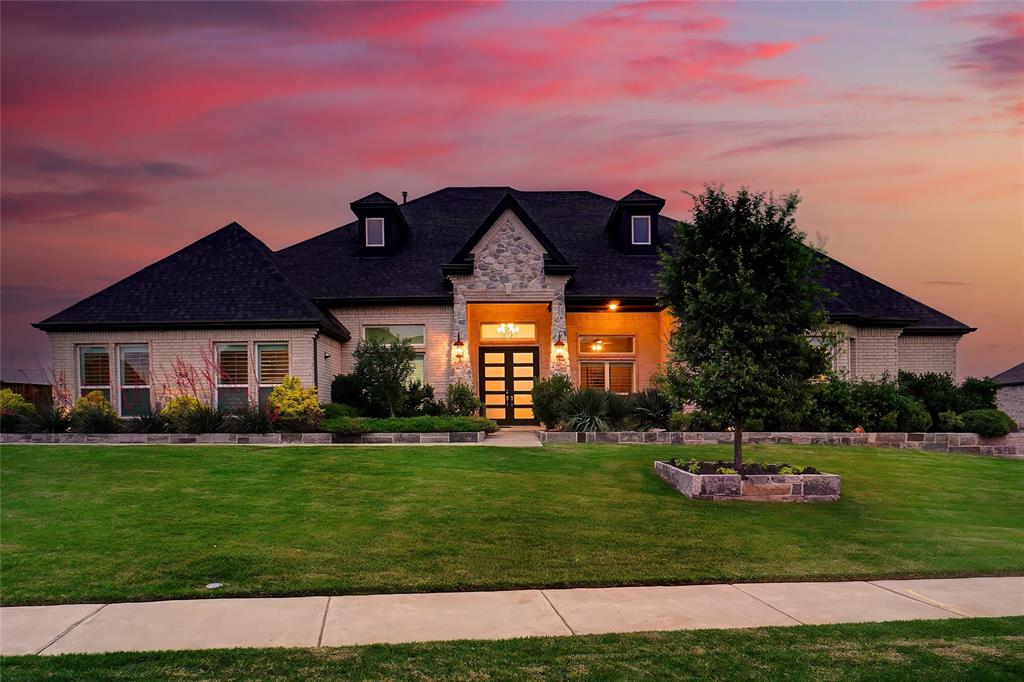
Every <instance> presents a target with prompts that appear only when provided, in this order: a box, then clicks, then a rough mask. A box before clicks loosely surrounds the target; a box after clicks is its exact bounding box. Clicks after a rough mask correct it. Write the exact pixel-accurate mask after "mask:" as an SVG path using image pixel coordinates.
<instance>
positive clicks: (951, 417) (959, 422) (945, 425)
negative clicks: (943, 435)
mask: <svg viewBox="0 0 1024 682" xmlns="http://www.w3.org/2000/svg"><path fill="white" fill-rule="evenodd" d="M938 426H939V431H945V432H948V433H959V432H961V431H963V430H964V420H963V417H961V416H960V415H958V414H957V413H956V412H954V411H953V410H946V411H945V412H939V424H938Z"/></svg>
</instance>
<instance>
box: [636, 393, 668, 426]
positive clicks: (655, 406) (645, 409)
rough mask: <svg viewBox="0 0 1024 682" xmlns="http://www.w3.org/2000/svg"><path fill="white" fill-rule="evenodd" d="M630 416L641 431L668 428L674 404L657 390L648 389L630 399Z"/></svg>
mask: <svg viewBox="0 0 1024 682" xmlns="http://www.w3.org/2000/svg"><path fill="white" fill-rule="evenodd" d="M629 415H630V416H631V417H632V418H633V421H635V422H636V425H637V428H638V429H639V430H641V431H648V430H650V429H666V428H668V422H669V419H670V418H671V417H672V403H670V402H669V400H668V398H666V397H665V396H664V394H662V393H661V391H659V390H658V389H656V388H648V389H646V390H643V391H639V392H637V393H634V394H633V395H631V396H630V397H629Z"/></svg>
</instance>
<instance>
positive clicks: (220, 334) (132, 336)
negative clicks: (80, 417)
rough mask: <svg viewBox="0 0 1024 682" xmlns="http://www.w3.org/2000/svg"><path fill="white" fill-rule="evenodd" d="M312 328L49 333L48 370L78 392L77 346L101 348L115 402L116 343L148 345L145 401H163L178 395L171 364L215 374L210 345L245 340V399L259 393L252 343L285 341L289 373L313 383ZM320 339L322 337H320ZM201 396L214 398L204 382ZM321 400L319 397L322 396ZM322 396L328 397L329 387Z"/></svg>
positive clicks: (117, 382) (116, 404)
mask: <svg viewBox="0 0 1024 682" xmlns="http://www.w3.org/2000/svg"><path fill="white" fill-rule="evenodd" d="M316 335H317V331H316V330H315V329H232V330H181V331H140V332H51V333H50V334H49V337H50V344H51V346H52V348H53V373H54V377H55V380H57V379H59V378H60V377H61V376H63V377H66V381H67V384H68V388H69V389H70V390H71V391H72V393H73V395H75V396H77V395H78V392H79V377H78V362H77V353H78V351H77V347H78V346H80V345H90V346H92V345H97V346H106V347H107V350H108V352H109V353H110V374H111V376H110V381H111V402H112V403H113V404H114V406H115V407H117V406H118V395H119V389H120V386H119V379H120V377H119V372H118V366H117V347H118V346H119V345H123V344H147V345H148V346H149V364H150V374H151V378H150V400H151V401H152V402H153V403H154V404H155V403H157V402H160V403H166V402H167V400H168V399H169V398H171V397H173V396H174V395H176V394H177V392H178V391H177V389H176V384H175V379H174V371H173V367H174V365H175V363H176V362H182V363H187V364H188V365H190V366H191V367H193V368H195V370H197V371H198V372H199V373H200V374H201V373H203V372H204V370H207V369H210V370H212V371H213V373H214V374H215V373H216V369H215V357H216V356H215V353H214V347H215V345H216V344H218V343H247V344H248V346H249V399H250V400H251V401H253V402H255V401H256V400H257V397H258V386H257V377H256V361H255V358H256V343H258V342H287V343H288V351H289V353H288V355H289V368H288V373H289V374H291V375H293V376H297V377H299V379H300V380H301V381H302V383H303V385H306V386H312V385H314V381H313V338H314V337H315V336H316ZM322 339H323V337H321V340H322ZM200 390H201V392H202V394H203V395H201V396H200V397H203V398H204V399H207V400H210V399H212V397H213V393H212V388H211V386H210V385H209V382H206V381H204V382H203V385H202V387H201V389H200ZM324 399H325V398H324V397H323V396H322V397H321V400H324ZM326 399H327V400H329V399H330V390H329V387H328V392H327V396H326Z"/></svg>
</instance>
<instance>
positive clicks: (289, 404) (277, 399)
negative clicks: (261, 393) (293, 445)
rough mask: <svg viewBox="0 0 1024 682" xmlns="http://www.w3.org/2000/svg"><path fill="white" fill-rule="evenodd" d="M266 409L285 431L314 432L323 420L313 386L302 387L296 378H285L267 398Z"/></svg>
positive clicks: (322, 413) (321, 409) (322, 412)
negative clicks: (274, 416)
mask: <svg viewBox="0 0 1024 682" xmlns="http://www.w3.org/2000/svg"><path fill="white" fill-rule="evenodd" d="M267 408H268V409H269V410H270V411H271V413H272V414H274V415H276V420H277V422H278V423H279V424H280V425H281V426H282V427H283V428H285V429H289V430H295V431H315V430H316V429H317V427H319V426H320V422H321V421H323V418H324V410H323V408H322V407H320V400H319V398H318V397H317V391H316V387H315V386H303V385H302V381H301V380H300V379H299V378H298V377H293V376H286V377H285V378H284V379H282V380H281V383H280V384H278V385H277V386H275V387H274V390H272V391H271V392H270V395H269V396H267Z"/></svg>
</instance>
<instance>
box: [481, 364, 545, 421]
mask: <svg viewBox="0 0 1024 682" xmlns="http://www.w3.org/2000/svg"><path fill="white" fill-rule="evenodd" d="M539 373H540V351H539V349H537V348H501V347H497V348H495V347H486V346H485V347H483V348H481V349H480V397H481V398H482V399H483V401H484V416H485V417H487V418H488V419H493V420H494V421H496V422H498V423H499V424H536V423H537V419H536V418H535V417H534V416H533V395H532V393H531V391H533V382H534V381H536V380H537V375H538V374H539Z"/></svg>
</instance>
